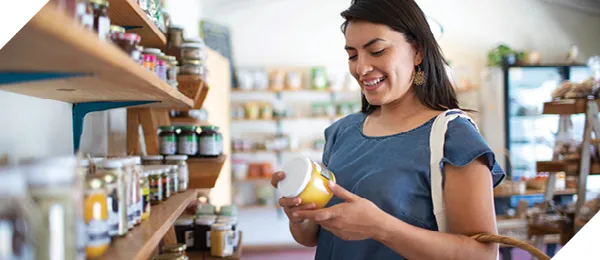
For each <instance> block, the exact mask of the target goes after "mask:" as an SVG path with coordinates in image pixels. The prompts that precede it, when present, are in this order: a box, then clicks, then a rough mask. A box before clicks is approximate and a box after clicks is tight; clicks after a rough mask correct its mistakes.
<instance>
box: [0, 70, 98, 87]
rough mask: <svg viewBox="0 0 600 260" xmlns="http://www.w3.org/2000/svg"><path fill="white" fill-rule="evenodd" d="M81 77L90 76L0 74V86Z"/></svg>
mask: <svg viewBox="0 0 600 260" xmlns="http://www.w3.org/2000/svg"><path fill="white" fill-rule="evenodd" d="M83 76H91V74H86V73H67V72H0V85H8V84H18V83H23V82H30V81H43V80H53V79H64V78H73V77H83Z"/></svg>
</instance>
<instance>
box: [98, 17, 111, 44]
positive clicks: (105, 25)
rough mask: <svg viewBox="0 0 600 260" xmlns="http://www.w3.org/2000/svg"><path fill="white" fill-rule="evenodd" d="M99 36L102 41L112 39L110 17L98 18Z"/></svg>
mask: <svg viewBox="0 0 600 260" xmlns="http://www.w3.org/2000/svg"><path fill="white" fill-rule="evenodd" d="M98 36H100V39H101V40H109V39H110V38H109V36H110V19H109V18H108V17H104V16H100V17H98Z"/></svg>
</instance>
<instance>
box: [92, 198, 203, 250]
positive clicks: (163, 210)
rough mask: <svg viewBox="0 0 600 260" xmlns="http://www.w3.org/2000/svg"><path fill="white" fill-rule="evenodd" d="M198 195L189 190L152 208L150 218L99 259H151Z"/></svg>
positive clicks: (114, 243)
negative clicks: (166, 235) (165, 236)
mask: <svg viewBox="0 0 600 260" xmlns="http://www.w3.org/2000/svg"><path fill="white" fill-rule="evenodd" d="M196 195H197V191H196V190H188V191H186V192H184V193H178V194H176V195H174V196H172V197H171V198H169V199H168V200H166V201H163V202H162V203H161V204H158V205H156V206H152V207H151V209H150V218H148V219H147V220H146V221H144V222H142V224H140V225H139V226H136V227H134V228H133V229H132V230H131V231H129V233H127V235H125V236H123V237H120V238H116V239H114V240H113V241H112V242H111V245H110V247H109V249H108V252H106V254H104V256H102V257H100V258H97V259H107V260H109V259H111V260H114V259H127V260H137V259H149V258H150V257H151V256H152V254H153V253H154V250H155V249H156V247H157V246H158V244H159V242H160V241H161V239H162V238H163V236H164V235H165V234H166V233H167V231H168V230H169V229H170V228H171V227H172V226H173V223H174V222H175V220H177V218H178V217H179V216H180V215H181V213H183V211H184V210H185V208H186V207H187V206H188V205H189V204H190V203H191V202H192V201H194V200H195V199H196Z"/></svg>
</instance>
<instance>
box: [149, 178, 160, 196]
mask: <svg viewBox="0 0 600 260" xmlns="http://www.w3.org/2000/svg"><path fill="white" fill-rule="evenodd" d="M162 187H163V186H162V183H160V182H159V181H157V180H153V181H152V187H151V188H150V192H151V193H152V200H153V201H160V200H162V193H163V191H162Z"/></svg>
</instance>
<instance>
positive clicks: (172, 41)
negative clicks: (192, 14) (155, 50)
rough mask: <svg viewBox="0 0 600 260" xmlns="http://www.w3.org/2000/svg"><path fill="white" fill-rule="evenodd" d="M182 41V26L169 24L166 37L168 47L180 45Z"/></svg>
mask: <svg viewBox="0 0 600 260" xmlns="http://www.w3.org/2000/svg"><path fill="white" fill-rule="evenodd" d="M182 43H183V27H181V26H176V25H171V26H169V34H168V39H167V44H168V45H169V46H168V48H172V47H180V46H181V44H182Z"/></svg>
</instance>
